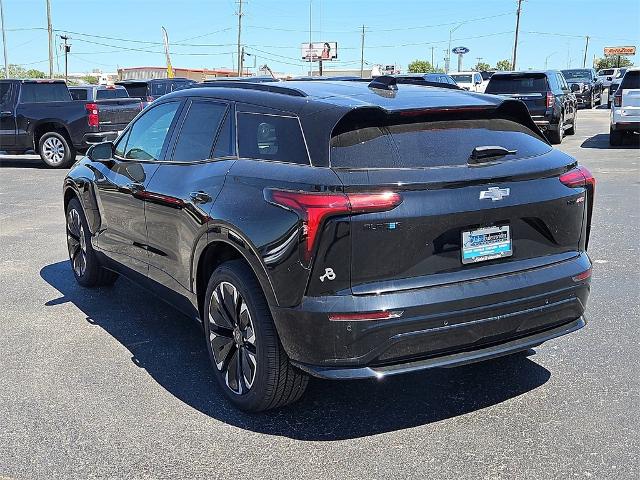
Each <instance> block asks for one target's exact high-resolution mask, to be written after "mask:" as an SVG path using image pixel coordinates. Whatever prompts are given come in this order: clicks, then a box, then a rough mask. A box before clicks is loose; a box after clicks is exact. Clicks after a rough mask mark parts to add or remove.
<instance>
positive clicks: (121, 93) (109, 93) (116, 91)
mask: <svg viewBox="0 0 640 480" xmlns="http://www.w3.org/2000/svg"><path fill="white" fill-rule="evenodd" d="M128 97H129V94H128V93H127V91H126V90H125V89H124V88H106V89H104V90H98V91H96V100H107V99H111V98H128Z"/></svg>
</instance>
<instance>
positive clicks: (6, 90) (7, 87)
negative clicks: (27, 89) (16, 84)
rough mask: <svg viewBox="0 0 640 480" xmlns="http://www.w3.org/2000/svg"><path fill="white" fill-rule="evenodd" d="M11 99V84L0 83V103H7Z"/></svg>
mask: <svg viewBox="0 0 640 480" xmlns="http://www.w3.org/2000/svg"><path fill="white" fill-rule="evenodd" d="M10 99H11V84H10V83H8V82H7V83H0V105H7V104H8V103H9V100H10Z"/></svg>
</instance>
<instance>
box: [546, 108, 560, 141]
mask: <svg viewBox="0 0 640 480" xmlns="http://www.w3.org/2000/svg"><path fill="white" fill-rule="evenodd" d="M563 135H564V115H562V116H561V117H560V121H559V122H558V128H557V129H556V130H549V133H548V134H547V136H548V137H549V141H550V142H551V143H552V144H553V145H559V144H561V143H562V137H563Z"/></svg>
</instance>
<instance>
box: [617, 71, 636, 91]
mask: <svg viewBox="0 0 640 480" xmlns="http://www.w3.org/2000/svg"><path fill="white" fill-rule="evenodd" d="M620 87H621V88H622V89H623V90H627V89H629V88H633V89H640V70H632V71H631V72H627V73H626V74H625V76H624V78H623V79H622V84H621V85H620Z"/></svg>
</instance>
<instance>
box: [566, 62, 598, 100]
mask: <svg viewBox="0 0 640 480" xmlns="http://www.w3.org/2000/svg"><path fill="white" fill-rule="evenodd" d="M562 75H564V78H565V80H566V81H567V83H568V84H569V88H570V89H571V91H572V92H573V93H574V94H575V96H576V100H577V102H578V106H580V105H584V106H585V107H587V108H593V107H595V106H596V105H600V104H601V103H602V93H603V90H604V87H603V86H602V82H601V81H600V80H598V75H597V74H596V71H595V70H594V69H593V68H573V69H569V70H562Z"/></svg>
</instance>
